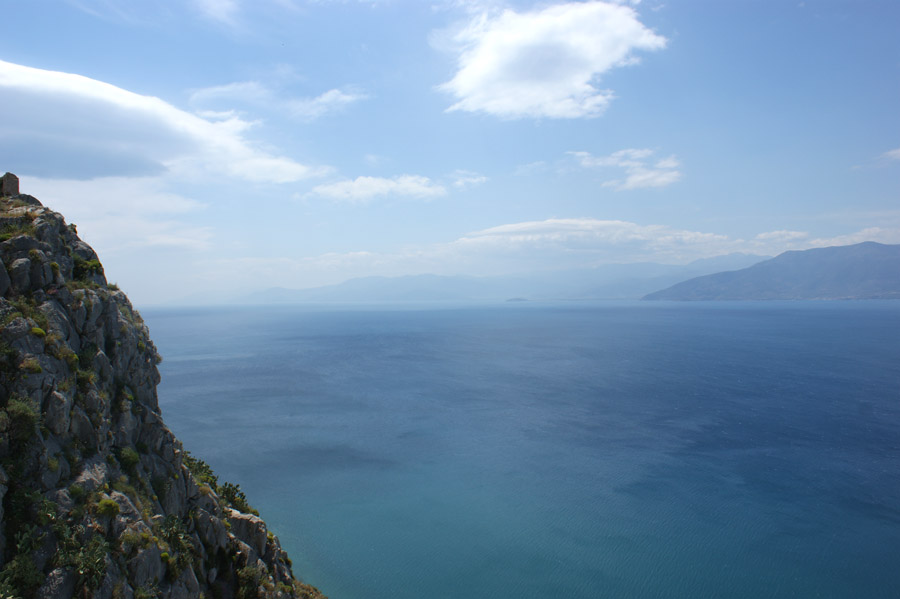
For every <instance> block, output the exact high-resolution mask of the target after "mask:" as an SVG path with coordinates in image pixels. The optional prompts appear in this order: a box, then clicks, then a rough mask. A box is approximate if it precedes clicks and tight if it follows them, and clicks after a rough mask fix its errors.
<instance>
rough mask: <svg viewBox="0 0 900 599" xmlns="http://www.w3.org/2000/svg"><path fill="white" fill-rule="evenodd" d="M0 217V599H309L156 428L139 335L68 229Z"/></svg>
mask: <svg viewBox="0 0 900 599" xmlns="http://www.w3.org/2000/svg"><path fill="white" fill-rule="evenodd" d="M8 189H9V187H6V188H5V190H7V191H8ZM15 191H16V192H18V190H17V189H15ZM0 204H2V205H0V258H2V264H0V296H2V297H0V499H2V504H0V505H2V507H0V567H2V570H0V597H3V598H4V599H5V598H7V597H22V598H23V599H27V598H28V597H42V598H43V597H47V598H67V597H95V598H102V599H111V598H123V599H127V598H135V599H144V598H148V597H172V598H181V597H184V598H187V597H207V598H209V599H212V598H214V597H220V598H223V599H228V598H231V597H236V598H248V597H267V598H268V597H304V598H318V597H321V595H320V594H319V593H318V591H316V590H315V589H314V588H312V587H309V586H307V585H303V584H301V583H299V582H297V581H296V580H295V579H294V577H293V573H292V571H291V563H290V560H289V559H288V557H287V555H286V554H285V552H284V551H283V550H282V549H281V546H280V544H279V541H278V539H277V538H276V537H275V536H274V535H272V533H271V532H269V531H268V530H267V529H266V524H265V522H263V521H262V520H261V519H260V518H258V517H257V515H255V513H254V511H253V510H252V508H250V507H249V506H248V505H247V501H246V497H245V496H244V494H243V493H242V492H241V491H240V488H239V487H238V486H237V485H232V484H230V483H221V484H220V483H219V481H218V480H217V478H216V477H215V475H214V474H213V473H212V471H211V470H210V469H209V467H208V466H207V465H206V464H205V463H204V462H203V461H202V460H199V459H196V458H193V457H192V456H190V454H189V453H188V452H186V451H184V449H183V448H182V445H181V443H180V442H179V441H178V440H177V439H176V438H175V437H174V436H173V435H172V433H171V432H170V431H169V429H168V428H167V427H166V425H165V423H164V422H163V420H162V418H161V416H160V410H159V406H158V404H157V395H156V385H157V383H158V382H159V378H160V377H159V372H158V370H157V364H158V363H159V362H160V356H159V354H158V353H157V351H156V348H155V347H154V345H153V342H152V341H151V340H150V337H149V334H148V330H147V327H146V326H145V325H144V323H143V321H142V320H141V317H140V315H139V314H138V313H137V312H136V311H135V310H134V309H133V308H132V306H131V304H130V303H129V301H128V298H127V297H126V296H125V294H124V293H122V292H121V291H119V290H118V289H117V288H116V287H115V286H114V285H109V284H107V281H106V278H105V276H104V273H103V267H102V266H101V264H100V262H99V261H98V259H97V255H96V254H95V253H94V251H93V250H92V249H91V248H90V247H89V246H88V245H87V244H85V243H84V242H83V241H81V240H80V239H79V238H78V236H77V235H76V230H75V227H74V226H73V225H66V223H65V221H64V220H63V218H62V216H61V215H59V214H57V213H55V212H53V211H51V210H49V209H47V208H45V207H43V206H42V205H41V204H40V203H39V202H38V201H37V200H35V199H34V198H32V197H30V196H27V195H16V196H12V197H9V196H7V197H3V198H0Z"/></svg>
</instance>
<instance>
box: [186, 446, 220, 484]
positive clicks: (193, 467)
mask: <svg viewBox="0 0 900 599" xmlns="http://www.w3.org/2000/svg"><path fill="white" fill-rule="evenodd" d="M182 461H183V462H184V465H185V466H187V469H188V470H189V471H190V472H191V474H192V475H193V476H194V480H196V481H197V484H198V485H200V484H207V485H209V486H210V487H211V488H213V489H216V488H218V485H219V477H217V476H216V474H215V473H214V472H213V469H212V468H211V467H210V465H209V464H207V463H206V462H204V461H203V460H201V459H200V458H195V457H194V456H192V455H191V452H189V451H185V452H184V454H183V457H182Z"/></svg>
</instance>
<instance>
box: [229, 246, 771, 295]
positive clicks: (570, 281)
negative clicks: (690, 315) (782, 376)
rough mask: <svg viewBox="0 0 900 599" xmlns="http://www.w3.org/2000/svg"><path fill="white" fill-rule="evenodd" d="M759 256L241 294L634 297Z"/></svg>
mask: <svg viewBox="0 0 900 599" xmlns="http://www.w3.org/2000/svg"><path fill="white" fill-rule="evenodd" d="M765 259H766V257H765V256H753V255H748V254H729V255H726V256H718V257H716V258H708V259H704V260H697V261H695V262H692V263H690V264H684V265H671V264H656V263H652V262H645V263H637V264H610V265H604V266H600V267H597V268H593V269H581V270H567V271H558V272H544V273H533V274H527V275H515V276H495V277H471V276H440V275H430V274H424V275H410V276H402V277H362V278H356V279H350V280H348V281H344V282H343V283H339V284H337V285H328V286H324V287H315V288H311V289H286V288H283V287H276V288H272V289H268V290H265V291H262V292H258V293H254V294H252V295H249V296H247V297H245V298H244V301H246V302H247V303H257V304H260V303H261V304H267V303H300V302H429V301H503V300H506V299H510V298H522V299H529V300H554V299H638V298H640V297H642V296H643V295H645V294H647V293H649V292H651V291H654V290H656V289H659V288H660V287H664V286H667V285H672V284H673V283H676V282H678V281H683V280H684V279H686V278H689V277H693V276H698V275H703V274H708V273H712V272H717V271H720V270H723V269H727V268H743V267H745V266H748V265H750V264H755V263H757V262H759V261H760V260H765Z"/></svg>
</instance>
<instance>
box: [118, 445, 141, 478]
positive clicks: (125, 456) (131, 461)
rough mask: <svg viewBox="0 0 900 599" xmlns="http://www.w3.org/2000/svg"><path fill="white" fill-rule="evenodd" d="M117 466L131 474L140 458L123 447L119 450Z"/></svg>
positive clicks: (128, 448) (133, 451) (129, 449)
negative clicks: (119, 465)
mask: <svg viewBox="0 0 900 599" xmlns="http://www.w3.org/2000/svg"><path fill="white" fill-rule="evenodd" d="M118 457H119V464H121V465H122V468H124V469H125V471H126V472H129V473H133V472H134V468H135V466H137V465H138V463H139V462H140V461H141V456H139V455H138V452H136V451H135V450H134V449H132V448H130V447H123V448H122V449H120V450H119V456H118Z"/></svg>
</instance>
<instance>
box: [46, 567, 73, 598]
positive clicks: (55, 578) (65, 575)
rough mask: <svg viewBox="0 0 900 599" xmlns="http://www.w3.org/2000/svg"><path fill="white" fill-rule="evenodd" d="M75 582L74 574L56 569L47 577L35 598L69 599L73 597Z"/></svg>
mask: <svg viewBox="0 0 900 599" xmlns="http://www.w3.org/2000/svg"><path fill="white" fill-rule="evenodd" d="M77 580H78V577H77V576H76V575H75V572H72V571H71V570H64V569H63V568H56V569H55V570H53V571H52V572H50V574H48V575H47V579H46V580H44V584H42V585H41V588H39V589H38V591H37V595H36V596H37V597H40V598H41V599H71V598H72V597H74V596H75V582H76V581H77Z"/></svg>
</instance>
